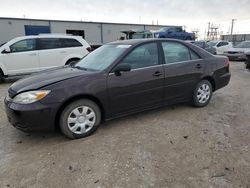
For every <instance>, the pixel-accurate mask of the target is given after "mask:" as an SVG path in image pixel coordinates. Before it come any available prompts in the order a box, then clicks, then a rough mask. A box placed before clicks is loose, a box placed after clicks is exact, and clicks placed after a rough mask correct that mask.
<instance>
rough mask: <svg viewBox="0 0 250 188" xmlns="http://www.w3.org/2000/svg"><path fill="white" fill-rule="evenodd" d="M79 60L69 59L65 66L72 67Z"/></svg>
mask: <svg viewBox="0 0 250 188" xmlns="http://www.w3.org/2000/svg"><path fill="white" fill-rule="evenodd" d="M79 60H80V59H70V60H68V61H67V62H66V64H65V65H70V66H74V65H75V64H76V63H77V62H78V61H79Z"/></svg>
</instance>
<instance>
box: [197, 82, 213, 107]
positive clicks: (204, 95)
mask: <svg viewBox="0 0 250 188" xmlns="http://www.w3.org/2000/svg"><path fill="white" fill-rule="evenodd" d="M212 94H213V87H212V85H211V83H210V82H209V81H208V80H202V81H201V82H199V83H198V84H197V86H196V88H195V90H194V93H193V99H192V103H193V105H194V106H195V107H204V106H207V105H208V103H209V102H210V100H211V98H212Z"/></svg>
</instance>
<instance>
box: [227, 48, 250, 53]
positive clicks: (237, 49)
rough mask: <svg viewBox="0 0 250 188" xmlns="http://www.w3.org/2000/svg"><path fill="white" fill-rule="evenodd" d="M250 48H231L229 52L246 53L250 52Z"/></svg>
mask: <svg viewBox="0 0 250 188" xmlns="http://www.w3.org/2000/svg"><path fill="white" fill-rule="evenodd" d="M249 50H250V48H229V49H228V50H227V51H228V52H246V51H249Z"/></svg>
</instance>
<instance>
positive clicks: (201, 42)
mask: <svg viewBox="0 0 250 188" xmlns="http://www.w3.org/2000/svg"><path fill="white" fill-rule="evenodd" d="M188 42H190V43H192V44H194V45H196V46H199V47H200V48H202V49H204V50H206V51H208V52H210V53H211V54H213V55H216V48H215V47H210V46H209V45H208V44H207V42H206V41H204V40H199V41H188Z"/></svg>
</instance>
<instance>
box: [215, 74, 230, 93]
mask: <svg viewBox="0 0 250 188" xmlns="http://www.w3.org/2000/svg"><path fill="white" fill-rule="evenodd" d="M230 79H231V73H230V72H228V73H226V74H223V75H221V76H220V77H218V78H217V83H216V88H215V90H218V89H221V88H223V87H225V86H227V85H228V84H229V82H230Z"/></svg>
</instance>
